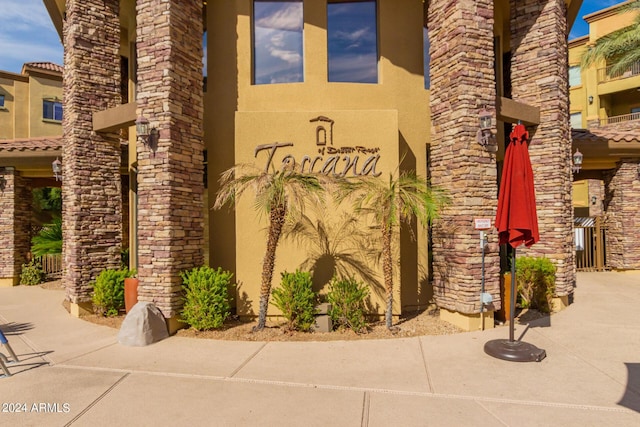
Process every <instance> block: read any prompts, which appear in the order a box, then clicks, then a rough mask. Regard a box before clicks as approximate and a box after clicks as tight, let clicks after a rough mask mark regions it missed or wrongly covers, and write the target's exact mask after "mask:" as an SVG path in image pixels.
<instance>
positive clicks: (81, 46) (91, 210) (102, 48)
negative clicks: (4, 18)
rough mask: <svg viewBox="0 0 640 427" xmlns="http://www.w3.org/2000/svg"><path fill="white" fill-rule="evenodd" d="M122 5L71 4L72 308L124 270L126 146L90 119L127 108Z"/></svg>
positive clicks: (67, 260)
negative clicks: (110, 272)
mask: <svg viewBox="0 0 640 427" xmlns="http://www.w3.org/2000/svg"><path fill="white" fill-rule="evenodd" d="M119 3H120V2H119V0H67V2H66V19H65V21H64V46H65V55H64V78H63V89H64V118H63V141H64V142H63V148H62V168H63V172H62V173H63V185H62V218H63V224H62V227H63V236H64V244H63V259H64V262H63V265H64V272H63V283H64V285H65V287H66V291H67V298H68V299H69V300H70V301H71V302H73V303H77V304H80V303H85V302H88V301H89V300H90V294H91V287H90V286H89V284H90V282H91V281H92V280H94V279H95V278H96V277H97V275H98V274H99V273H100V271H102V270H103V269H106V268H119V266H120V249H121V246H122V197H121V184H120V170H119V167H120V161H121V159H120V140H119V139H118V137H117V135H111V134H101V133H95V132H94V131H93V130H92V114H93V113H94V112H96V111H101V110H105V109H107V108H112V107H115V106H117V105H120V104H121V95H120V56H119V52H118V51H119V48H120V19H119Z"/></svg>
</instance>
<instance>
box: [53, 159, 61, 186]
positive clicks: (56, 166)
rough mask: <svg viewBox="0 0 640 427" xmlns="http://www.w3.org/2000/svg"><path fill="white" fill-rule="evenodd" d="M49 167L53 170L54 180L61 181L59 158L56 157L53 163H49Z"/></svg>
mask: <svg viewBox="0 0 640 427" xmlns="http://www.w3.org/2000/svg"><path fill="white" fill-rule="evenodd" d="M51 169H52V170H53V176H54V177H55V179H56V181H62V162H61V161H60V159H59V158H57V157H56V159H55V160H54V161H53V163H51Z"/></svg>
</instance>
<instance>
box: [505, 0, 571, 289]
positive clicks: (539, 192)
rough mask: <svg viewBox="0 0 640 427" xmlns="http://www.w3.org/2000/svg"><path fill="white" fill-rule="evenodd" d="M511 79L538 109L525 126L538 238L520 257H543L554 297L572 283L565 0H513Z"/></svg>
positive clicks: (520, 96)
mask: <svg viewBox="0 0 640 427" xmlns="http://www.w3.org/2000/svg"><path fill="white" fill-rule="evenodd" d="M510 4H511V46H512V50H511V51H512V58H511V82H512V96H513V99H514V100H515V101H519V102H522V103H525V104H529V105H535V106H538V107H540V125H538V126H537V127H528V130H529V134H530V136H531V142H530V144H529V154H530V157H531V163H532V166H533V175H534V180H535V190H536V204H537V207H538V226H539V230H540V241H539V242H538V243H537V244H535V245H533V246H532V247H531V248H529V249H522V250H521V249H520V248H518V252H517V253H518V256H524V255H528V256H545V257H547V258H549V259H551V260H552V262H553V263H554V265H555V266H556V268H557V271H556V295H557V296H566V295H569V294H571V293H572V292H573V288H574V286H575V252H574V246H573V205H572V199H571V197H572V184H571V182H572V173H571V134H570V126H569V85H568V81H567V79H568V77H567V58H568V48H567V36H566V34H567V20H566V8H565V4H564V0H544V1H540V0H518V1H515V0H511V2H510Z"/></svg>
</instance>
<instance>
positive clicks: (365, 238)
mask: <svg viewBox="0 0 640 427" xmlns="http://www.w3.org/2000/svg"><path fill="white" fill-rule="evenodd" d="M314 217H315V218H316V219H315V220H314V219H312V218H310V217H309V216H307V215H302V216H301V217H300V218H299V220H298V221H297V222H296V223H295V224H293V225H292V226H290V227H287V228H286V229H285V230H284V236H285V238H288V239H290V240H293V241H295V242H297V243H298V244H300V245H304V246H305V248H306V249H307V257H306V259H305V260H304V261H303V262H302V264H300V266H299V268H300V269H302V270H308V271H311V272H312V273H313V280H314V285H315V286H314V287H315V288H316V290H317V291H319V290H320V289H322V287H324V285H326V284H327V283H329V281H330V280H331V279H333V278H334V276H337V277H338V278H348V277H351V276H352V275H353V274H354V273H355V274H356V275H358V276H359V277H360V278H361V279H362V280H363V281H364V282H365V283H367V284H369V285H371V286H372V287H373V289H374V290H375V291H376V292H379V293H380V294H382V293H383V292H384V287H383V285H382V283H380V281H379V279H378V277H376V272H375V271H374V270H373V269H372V268H371V267H369V264H368V262H367V261H368V260H375V259H376V258H377V257H378V255H379V251H378V250H377V249H376V248H374V247H373V246H372V245H371V239H370V238H369V237H370V236H369V234H368V233H367V232H366V231H365V230H363V228H362V227H361V226H360V220H359V219H358V218H356V217H355V216H353V215H349V214H346V213H345V214H343V215H342V216H341V218H339V219H337V220H336V221H333V222H327V221H324V220H323V219H322V218H323V213H322V212H320V210H318V212H314Z"/></svg>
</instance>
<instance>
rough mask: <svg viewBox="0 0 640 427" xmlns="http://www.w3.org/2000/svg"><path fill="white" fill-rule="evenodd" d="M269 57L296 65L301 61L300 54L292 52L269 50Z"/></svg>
mask: <svg viewBox="0 0 640 427" xmlns="http://www.w3.org/2000/svg"><path fill="white" fill-rule="evenodd" d="M270 52H271V56H273V57H274V58H278V59H281V60H283V61H285V62H287V63H289V64H298V63H300V61H301V60H302V58H301V57H300V54H299V53H298V52H295V51H293V50H281V49H275V48H272V49H271V51H270Z"/></svg>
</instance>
